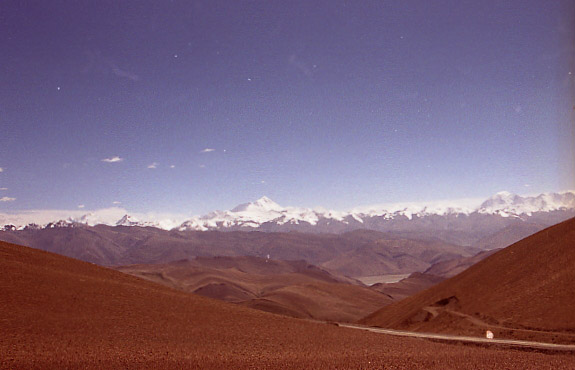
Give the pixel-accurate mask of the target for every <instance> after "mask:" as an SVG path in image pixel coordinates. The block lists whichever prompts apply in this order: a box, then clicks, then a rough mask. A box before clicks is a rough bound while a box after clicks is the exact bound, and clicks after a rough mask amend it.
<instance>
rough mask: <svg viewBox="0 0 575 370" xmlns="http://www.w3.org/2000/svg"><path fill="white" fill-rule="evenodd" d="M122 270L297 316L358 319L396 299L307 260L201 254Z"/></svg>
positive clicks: (348, 320) (211, 296) (190, 289)
mask: <svg viewBox="0 0 575 370" xmlns="http://www.w3.org/2000/svg"><path fill="white" fill-rule="evenodd" d="M118 270H119V271H122V272H125V273H129V274H131V275H135V276H139V277H142V278H145V279H148V280H152V281H155V282H157V283H160V284H164V285H167V286H171V287H174V288H177V289H181V290H184V291H187V292H191V293H196V294H200V295H203V296H206V297H210V298H216V299H221V300H224V301H228V302H234V303H241V304H242V305H244V306H248V307H252V308H257V309H261V310H264V311H268V312H273V313H279V314H285V315H288V316H293V317H298V318H309V319H316V320H327V321H347V322H353V321H357V320H359V319H360V318H362V317H364V316H366V315H367V314H369V313H371V312H373V311H375V310H376V309H378V308H381V307H382V306H384V305H387V304H390V303H391V302H392V299H391V298H390V297H389V296H387V295H385V294H382V293H379V292H377V291H375V290H372V289H369V288H366V287H362V286H360V285H358V284H359V283H358V282H355V281H352V280H351V279H348V278H345V277H337V276H334V275H332V274H330V273H328V272H327V271H324V270H322V269H320V268H318V267H316V266H313V265H310V264H308V263H306V262H305V261H277V260H272V259H265V258H258V257H251V256H242V257H198V258H195V259H193V260H190V261H187V260H186V261H178V262H173V263H168V264H159V265H132V266H124V267H119V268H118ZM350 282H353V283H354V284H349V283H350Z"/></svg>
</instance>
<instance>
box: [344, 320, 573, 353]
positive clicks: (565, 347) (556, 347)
mask: <svg viewBox="0 0 575 370" xmlns="http://www.w3.org/2000/svg"><path fill="white" fill-rule="evenodd" d="M338 325H339V326H340V327H343V328H350V329H358V330H367V331H371V332H373V333H380V334H388V335H396V336H401V337H413V338H426V339H437V340H444V341H453V342H470V343H481V344H498V345H507V346H514V347H522V348H532V349H544V350H553V351H571V352H575V345H572V344H554V343H543V342H530V341H524V340H513V339H497V338H495V339H487V338H478V337H463V336H457V335H447V334H432V333H416V332H410V331H401V330H391V329H382V328H373V327H368V326H361V325H353V324H343V323H341V324H338Z"/></svg>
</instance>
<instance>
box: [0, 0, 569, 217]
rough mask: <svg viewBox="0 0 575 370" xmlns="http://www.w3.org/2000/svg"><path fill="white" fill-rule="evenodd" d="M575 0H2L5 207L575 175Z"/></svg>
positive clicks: (232, 197)
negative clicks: (574, 131) (108, 160)
mask: <svg viewBox="0 0 575 370" xmlns="http://www.w3.org/2000/svg"><path fill="white" fill-rule="evenodd" d="M574 9H575V7H574V6H573V1H540V0H533V1H476V0H474V1H460V0H457V1H455V0H454V1H341V0H329V1H213V0H209V1H173V2H168V1H116V0H114V1H102V0H98V1H71V0H70V1H26V2H24V1H10V0H8V1H3V2H2V3H1V4H0V55H1V57H0V127H1V134H0V168H2V172H0V188H2V189H3V190H0V198H4V199H5V200H7V198H15V200H10V201H3V202H0V210H25V209H76V207H77V206H78V205H80V204H82V205H84V206H85V208H86V209H97V208H106V207H110V206H112V205H113V202H121V203H120V204H121V206H122V207H125V208H127V209H130V210H133V211H138V212H145V211H166V212H180V213H192V214H198V213H204V212H206V211H209V210H213V209H227V208H231V207H233V206H234V205H235V204H237V203H243V202H246V201H250V200H254V199H256V198H258V197H260V196H262V195H264V194H265V195H267V196H269V197H270V198H272V199H274V200H275V201H277V202H278V203H280V204H284V205H301V206H316V205H322V206H324V207H327V208H334V209H347V208H351V207H353V206H357V205H365V204H372V203H386V202H400V201H422V200H434V199H449V198H465V197H466V198H469V197H484V196H489V195H491V194H493V193H495V192H497V191H500V190H508V191H512V192H517V193H534V192H543V191H557V190H564V189H569V188H574V187H575V183H574V181H575V180H574V176H575V174H574V159H573V158H574V156H575V155H574V150H573V146H574V145H575V144H574V141H575V136H573V125H574V124H573V122H574V121H573V118H574V117H573V113H574V109H575V108H574V107H573V104H574V101H575V94H574V78H575V67H574V59H573V58H574V55H575V53H574V49H573V48H574V44H575V42H574V38H573V36H574V34H575V27H574V26H575V24H574V22H573V19H574V18H573V11H574ZM570 72H571V74H569V73H570ZM205 149H214V150H213V151H206V152H203V151H204V150H205ZM114 157H119V158H121V159H122V160H121V161H117V162H105V161H103V160H104V159H111V158H114ZM153 164H155V165H153ZM149 166H151V167H155V168H148V167H149ZM172 167H173V168H172Z"/></svg>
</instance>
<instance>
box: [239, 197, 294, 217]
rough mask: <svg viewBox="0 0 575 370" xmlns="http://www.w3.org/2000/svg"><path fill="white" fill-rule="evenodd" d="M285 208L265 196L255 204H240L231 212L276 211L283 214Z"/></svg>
mask: <svg viewBox="0 0 575 370" xmlns="http://www.w3.org/2000/svg"><path fill="white" fill-rule="evenodd" d="M282 210H283V208H282V207H281V206H280V205H279V204H277V203H276V202H274V201H273V200H271V199H270V198H268V197H266V196H263V197H261V198H260V199H258V200H256V201H255V202H250V203H244V204H240V205H239V206H237V207H235V208H234V209H232V210H231V212H235V213H239V212H254V211H255V212H261V211H275V212H281V211H282Z"/></svg>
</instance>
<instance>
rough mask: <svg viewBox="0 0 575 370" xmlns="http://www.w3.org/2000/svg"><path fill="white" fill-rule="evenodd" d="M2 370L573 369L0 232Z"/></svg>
mask: <svg viewBox="0 0 575 370" xmlns="http://www.w3.org/2000/svg"><path fill="white" fill-rule="evenodd" d="M0 296H1V297H2V299H1V300H0V318H1V319H0V332H1V333H2V335H1V336H0V368H1V369H68V368H82V369H102V368H105V369H119V368H123V369H126V368H130V369H140V368H142V369H143V368H149V369H151V368H156V369H157V368H162V369H171V368H174V369H175V368H177V369H187V368H190V369H192V368H202V369H207V368H210V369H224V368H225V369H230V368H234V369H247V368H284V369H335V368H345V369H360V368H361V369H381V368H389V369H391V368H409V369H480V368H522V369H568V368H570V367H572V364H573V358H572V356H571V355H566V354H554V355H549V354H542V353H534V352H524V351H517V350H511V349H505V348H495V347H493V348H483V347H475V346H468V345H461V344H442V343H435V342H430V341H426V340H422V339H412V338H398V337H391V336H387V335H381V334H373V333H367V332H363V331H358V330H352V329H345V328H338V327H336V326H333V325H326V324H319V323H314V322H310V321H306V320H298V319H292V318H287V317H283V316H278V315H273V314H269V313H266V312H261V311H256V310H251V309H248V308H244V307H240V306H238V305H232V304H229V303H225V302H220V301H216V300H212V299H208V298H204V297H200V296H197V295H193V294H188V293H185V292H181V291H178V290H174V289H171V288H168V287H165V286H161V285H158V284H155V283H152V282H149V281H145V280H142V279H139V278H136V277H133V276H129V275H126V274H123V273H120V272H118V271H114V270H109V269H105V268H102V267H99V266H96V265H92V264H89V263H85V262H80V261H77V260H73V259H70V258H66V257H62V256H59V255H55V254H52V253H47V252H43V251H38V250H34V249H31V248H27V247H21V246H17V245H13V244H7V243H3V242H0Z"/></svg>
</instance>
